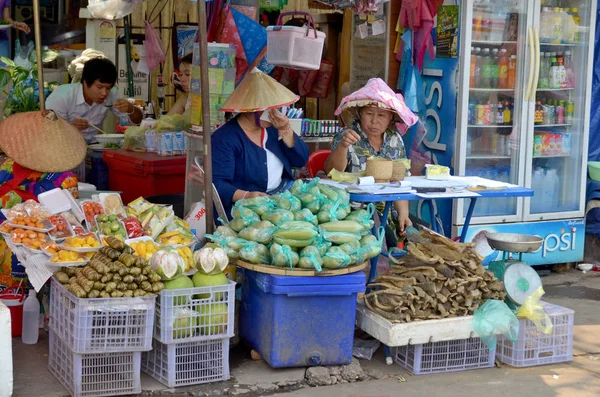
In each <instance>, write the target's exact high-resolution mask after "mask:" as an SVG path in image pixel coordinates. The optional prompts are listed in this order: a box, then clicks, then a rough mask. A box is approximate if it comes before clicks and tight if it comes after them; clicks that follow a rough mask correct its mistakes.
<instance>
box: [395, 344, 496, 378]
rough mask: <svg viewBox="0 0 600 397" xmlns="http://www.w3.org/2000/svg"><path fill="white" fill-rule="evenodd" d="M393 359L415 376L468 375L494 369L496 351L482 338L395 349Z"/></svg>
mask: <svg viewBox="0 0 600 397" xmlns="http://www.w3.org/2000/svg"><path fill="white" fill-rule="evenodd" d="M392 349H393V350H392V357H393V358H394V361H395V362H396V363H398V364H399V365H400V366H401V367H403V368H405V369H407V370H409V371H410V372H412V373H413V374H414V375H422V374H435V373H443V372H457V371H466V370H470V369H477V368H490V367H493V366H494V356H495V354H496V351H495V349H489V348H488V347H487V346H486V344H485V343H483V341H482V340H481V339H479V338H469V339H459V340H450V341H444V342H432V343H425V344H420V345H408V346H400V347H395V348H392Z"/></svg>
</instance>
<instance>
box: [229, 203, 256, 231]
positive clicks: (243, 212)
mask: <svg viewBox="0 0 600 397" xmlns="http://www.w3.org/2000/svg"><path fill="white" fill-rule="evenodd" d="M231 216H232V217H233V219H232V220H231V222H229V223H228V224H227V225H228V226H229V227H230V228H231V230H233V231H235V232H239V231H240V230H242V229H243V228H245V227H246V226H249V225H251V224H253V223H255V222H259V221H260V217H259V216H258V215H257V214H256V213H255V212H254V211H252V210H251V209H249V208H245V207H235V206H234V207H233V209H232V210H231Z"/></svg>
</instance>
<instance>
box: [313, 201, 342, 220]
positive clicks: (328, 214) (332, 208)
mask: <svg viewBox="0 0 600 397" xmlns="http://www.w3.org/2000/svg"><path fill="white" fill-rule="evenodd" d="M349 213H350V205H344V204H343V203H342V199H341V198H340V197H338V199H337V200H336V201H335V202H327V203H326V204H324V205H322V206H321V209H320V210H319V213H318V214H317V219H318V220H319V223H327V222H335V221H341V220H344V219H345V218H346V216H347V215H348V214H349Z"/></svg>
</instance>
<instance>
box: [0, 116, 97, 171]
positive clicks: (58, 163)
mask: <svg viewBox="0 0 600 397" xmlns="http://www.w3.org/2000/svg"><path fill="white" fill-rule="evenodd" d="M0 147H1V148H2V150H3V151H4V153H6V155H7V156H8V157H10V158H11V159H13V160H14V161H15V162H16V163H18V164H19V165H21V166H23V167H26V168H30V169H32V170H35V171H39V172H63V171H68V170H71V169H73V168H75V167H77V166H78V165H79V164H81V163H82V162H83V160H84V159H85V155H86V153H87V145H86V143H85V140H84V139H83V136H82V135H81V132H79V130H77V128H75V127H74V126H72V125H71V124H70V123H69V122H67V121H65V120H63V119H61V118H59V117H58V116H56V114H55V113H54V112H52V111H44V112H41V111H38V112H27V113H17V114H14V115H12V116H10V117H9V118H7V119H6V120H4V121H3V122H2V123H0Z"/></svg>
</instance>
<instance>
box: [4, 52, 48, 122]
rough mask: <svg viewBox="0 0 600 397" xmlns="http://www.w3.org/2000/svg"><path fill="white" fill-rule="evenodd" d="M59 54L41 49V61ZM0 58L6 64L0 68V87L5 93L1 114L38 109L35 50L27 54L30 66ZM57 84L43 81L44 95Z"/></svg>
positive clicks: (8, 114) (44, 62) (46, 61)
mask: <svg viewBox="0 0 600 397" xmlns="http://www.w3.org/2000/svg"><path fill="white" fill-rule="evenodd" d="M59 55H60V53H59V52H58V51H54V50H46V51H43V52H42V63H43V64H47V63H49V62H52V61H54V60H55V59H56V58H57V57H58V56H59ZM0 60H1V61H2V62H4V64H5V65H6V66H5V67H4V68H0V87H2V91H3V92H4V94H5V95H6V100H5V101H4V102H5V105H4V112H3V116H4V117H5V118H6V117H8V116H10V115H11V114H15V113H22V112H31V111H35V110H39V109H40V103H39V102H40V99H39V90H38V71H37V60H36V56H35V52H34V51H32V52H31V53H30V54H29V61H30V64H31V66H30V67H23V66H19V65H17V64H15V63H14V62H13V61H12V60H10V59H8V58H4V57H0ZM11 83H12V86H11ZM58 85H59V83H58V82H56V81H54V82H49V83H44V96H45V97H46V98H47V97H48V95H50V93H51V92H52V91H53V90H54V88H56V87H57V86H58Z"/></svg>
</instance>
